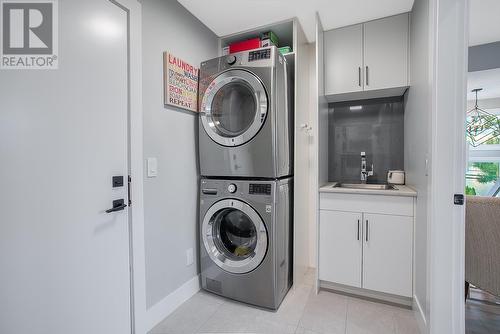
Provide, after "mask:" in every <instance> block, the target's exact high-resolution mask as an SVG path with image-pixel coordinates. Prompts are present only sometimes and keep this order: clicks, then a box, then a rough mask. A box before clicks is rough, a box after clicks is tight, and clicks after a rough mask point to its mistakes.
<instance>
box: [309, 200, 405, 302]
mask: <svg viewBox="0 0 500 334" xmlns="http://www.w3.org/2000/svg"><path fill="white" fill-rule="evenodd" d="M337 196H338V195H337ZM370 197H371V196H370ZM326 199H327V200H324V201H323V203H325V205H326V206H328V207H327V208H326V209H325V208H324V207H323V208H321V210H320V222H319V224H320V225H319V263H318V267H319V268H318V269H319V279H320V280H321V281H325V282H331V283H336V284H342V285H346V286H350V287H355V288H362V289H367V290H370V291H375V292H382V293H388V294H392V295H397V296H403V297H412V295H413V280H412V277H413V274H412V268H413V266H412V263H413V216H408V215H401V214H400V212H413V199H411V198H409V199H408V202H407V204H405V203H402V204H403V206H401V205H400V206H398V207H396V206H394V208H395V211H394V212H393V213H392V214H391V211H389V213H387V214H386V213H368V212H352V211H348V210H352V206H351V207H346V211H340V210H338V208H339V207H338V206H337V205H335V210H331V207H332V206H334V205H333V204H332V203H333V202H331V201H328V198H326ZM334 199H335V198H334V197H332V198H330V200H334ZM355 199H356V198H354V197H353V198H352V200H355ZM347 200H350V198H347ZM367 200H369V198H367ZM335 203H338V202H337V201H335ZM367 203H368V202H367ZM406 205H408V206H409V208H408V209H405V206H406ZM358 206H359V209H360V210H363V209H369V208H370V207H369V205H366V206H365V205H363V203H360V204H359V205H358ZM386 207H387V206H386ZM396 209H397V210H396Z"/></svg>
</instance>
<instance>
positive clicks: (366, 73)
mask: <svg viewBox="0 0 500 334" xmlns="http://www.w3.org/2000/svg"><path fill="white" fill-rule="evenodd" d="M365 75H366V85H367V86H368V85H370V84H369V83H368V66H366V71H365Z"/></svg>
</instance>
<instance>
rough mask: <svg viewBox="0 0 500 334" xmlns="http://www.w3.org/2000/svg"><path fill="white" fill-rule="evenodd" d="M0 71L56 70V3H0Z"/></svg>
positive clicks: (34, 0) (12, 0)
mask: <svg viewBox="0 0 500 334" xmlns="http://www.w3.org/2000/svg"><path fill="white" fill-rule="evenodd" d="M0 17H1V22H2V24H1V26H0V28H1V32H0V36H1V42H0V57H1V61H0V69H57V67H58V15H57V0H31V1H22V0H0Z"/></svg>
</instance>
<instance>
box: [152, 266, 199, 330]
mask: <svg viewBox="0 0 500 334" xmlns="http://www.w3.org/2000/svg"><path fill="white" fill-rule="evenodd" d="M198 291H200V275H196V276H195V277H193V278H191V279H190V280H189V281H187V282H186V283H184V284H183V285H181V286H180V287H179V288H178V289H177V290H175V291H173V292H171V293H170V294H169V295H168V296H166V297H165V298H163V299H162V300H161V301H159V302H158V303H156V304H155V305H153V306H152V307H151V308H150V309H149V310H147V311H146V327H147V328H146V332H149V331H150V330H151V329H153V328H154V327H155V326H156V325H158V324H159V323H160V322H161V321H162V320H163V319H165V318H166V317H167V316H168V315H169V314H170V313H172V312H173V311H175V309H176V308H178V307H179V306H180V305H181V304H182V303H184V302H185V301H186V300H188V299H189V298H191V297H192V296H193V295H194V294H196V293H197V292H198Z"/></svg>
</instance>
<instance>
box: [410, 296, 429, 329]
mask: <svg viewBox="0 0 500 334" xmlns="http://www.w3.org/2000/svg"><path fill="white" fill-rule="evenodd" d="M413 313H414V315H415V319H416V320H417V324H418V329H419V330H420V333H428V330H427V320H426V319H425V314H424V312H423V310H422V307H421V306H420V302H419V300H418V297H417V295H413Z"/></svg>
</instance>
